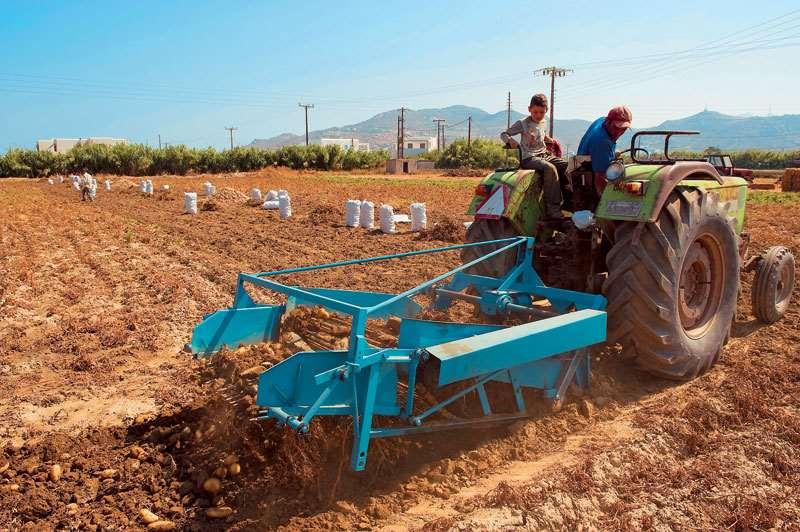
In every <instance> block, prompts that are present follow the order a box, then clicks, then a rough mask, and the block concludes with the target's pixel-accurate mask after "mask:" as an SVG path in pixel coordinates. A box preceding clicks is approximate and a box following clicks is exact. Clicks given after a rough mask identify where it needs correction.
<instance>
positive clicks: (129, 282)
mask: <svg viewBox="0 0 800 532" xmlns="http://www.w3.org/2000/svg"><path fill="white" fill-rule="evenodd" d="M102 179H103V178H102V177H101V178H99V179H98V181H101V182H102ZM111 179H112V181H114V188H113V190H112V191H111V192H106V191H104V190H99V191H98V195H97V200H96V201H95V202H94V203H81V202H80V201H79V197H78V194H77V193H76V192H74V191H73V190H71V189H70V188H69V187H68V186H67V185H66V184H63V185H52V186H49V185H47V183H45V182H35V181H30V180H28V181H25V180H2V181H0V392H2V396H0V530H2V529H12V530H18V529H30V530H47V529H79V528H80V529H89V530H103V529H137V528H145V527H147V523H148V521H152V520H153V519H154V518H158V520H159V521H158V522H159V523H160V524H159V525H155V526H154V525H151V529H162V530H167V529H171V528H170V527H173V528H174V529H190V530H206V529H222V528H225V529H233V530H263V529H274V528H280V527H286V528H288V529H328V528H334V529H356V528H357V529H372V528H389V529H392V528H393V529H397V530H401V529H409V528H412V529H414V528H422V529H428V530H448V529H451V528H467V529H498V528H516V527H523V528H529V529H532V530H539V529H543V528H560V529H578V528H581V527H582V528H597V529H608V528H611V529H643V528H652V529H659V530H667V529H686V528H703V529H719V528H733V529H740V530H748V529H761V528H778V529H781V528H785V529H794V528H798V527H800V509H799V508H800V490H798V488H797V486H800V347H798V344H800V289H798V288H796V289H795V293H794V298H793V302H792V305H793V306H792V308H791V310H790V312H789V314H788V315H787V316H786V317H785V318H784V320H783V321H781V322H779V323H777V324H775V325H771V326H764V325H762V324H760V323H759V322H757V321H756V320H755V319H754V318H753V317H752V316H751V315H750V310H749V309H750V305H749V283H750V279H749V278H745V280H744V282H743V287H742V292H741V296H740V308H739V311H738V314H737V317H736V323H735V324H734V329H733V337H732V338H731V340H730V343H729V344H728V346H727V347H726V349H725V351H724V353H723V356H722V359H721V361H720V362H719V363H718V364H717V365H716V366H715V367H714V368H713V369H712V370H711V371H710V372H708V373H707V374H705V375H703V376H702V377H700V378H698V379H696V380H694V381H692V382H690V383H686V384H680V385H679V384H675V383H671V382H666V381H660V380H657V379H654V378H652V377H649V376H648V375H645V374H642V373H640V372H638V371H637V370H635V369H633V368H630V367H628V366H626V365H625V364H624V363H623V362H622V361H621V360H620V359H619V356H618V353H617V351H616V349H614V348H604V349H600V350H597V352H596V353H595V355H594V356H595V359H596V360H595V361H594V383H593V389H592V392H591V395H590V396H587V397H584V398H580V399H579V400H577V401H574V402H571V403H569V404H568V405H566V407H565V408H564V409H563V410H562V411H561V412H559V413H558V414H548V415H542V416H541V417H537V418H534V419H531V420H530V421H525V422H520V423H517V424H515V425H513V426H511V427H505V428H498V429H492V430H488V431H487V430H481V431H480V432H472V433H470V432H454V433H451V434H441V435H434V436H425V437H415V438H410V439H407V440H381V441H380V442H379V443H378V444H376V445H374V446H373V447H372V448H371V450H370V462H369V465H368V469H367V471H366V472H365V473H363V474H360V475H355V474H352V473H350V472H349V470H348V464H347V461H348V457H349V441H350V440H349V434H348V427H346V426H342V425H341V424H337V423H336V422H335V420H333V419H323V420H318V421H315V423H316V425H315V426H314V427H313V430H312V431H311V433H310V434H309V435H308V436H307V437H305V438H303V439H298V438H297V437H296V436H295V435H293V434H290V433H288V432H287V431H284V430H275V429H274V428H273V427H271V426H269V425H263V424H262V425H260V424H256V423H250V422H248V421H247V418H248V415H249V412H250V411H251V410H250V404H249V403H248V394H249V393H252V390H251V388H250V386H251V384H252V372H248V369H252V368H253V367H255V366H258V365H259V364H261V363H265V364H269V363H271V362H274V361H277V360H279V359H281V358H282V357H284V356H286V355H287V354H289V353H290V352H291V351H292V349H291V345H290V343H289V340H288V339H286V338H283V339H282V341H281V343H278V344H272V345H268V346H267V345H265V346H261V347H258V348H252V349H249V348H248V349H240V350H238V351H236V352H232V353H225V354H223V355H222V356H219V357H216V358H215V359H214V360H213V361H212V362H210V363H201V362H197V361H194V360H192V358H191V357H190V356H189V355H187V354H186V353H184V352H182V351H181V348H182V346H183V344H184V343H185V342H187V341H188V339H189V337H190V334H191V330H192V327H193V326H194V324H196V323H197V322H199V321H200V320H201V319H202V317H203V315H204V314H207V313H209V312H212V311H214V310H216V309H220V308H225V307H228V306H229V305H230V304H231V301H232V294H233V289H234V285H235V279H236V274H237V273H238V272H240V271H265V270H271V269H278V268H286V267H292V266H301V265H307V264H315V263H320V262H329V261H334V260H341V259H350V258H357V257H363V256H370V255H379V254H386V253H393V252H401V251H409V250H414V249H422V248H425V247H432V246H438V245H446V244H448V243H450V242H454V241H461V239H463V227H462V225H461V222H462V221H465V220H466V218H464V217H463V216H462V211H463V209H464V206H465V205H466V204H467V202H468V200H469V198H470V195H471V193H472V189H473V187H474V185H475V183H476V182H477V179H476V178H458V177H441V176H424V177H418V178H405V179H396V180H389V179H387V178H385V177H380V176H367V175H354V176H344V175H338V174H327V173H320V174H316V173H295V172H289V171H281V170H269V171H264V172H258V173H252V174H238V175H232V176H198V177H192V178H182V177H155V178H153V181H154V184H155V188H156V189H158V188H159V186H160V185H161V184H165V183H167V184H169V185H170V187H171V190H170V191H168V192H164V193H159V192H157V193H156V194H155V195H154V196H153V197H145V196H143V195H141V194H139V193H138V192H137V190H136V186H135V184H136V180H134V179H126V178H119V177H111ZM207 179H209V180H211V181H212V182H214V184H215V185H216V186H217V191H218V198H217V200H216V208H215V209H214V210H201V212H200V213H199V214H198V215H197V216H189V215H184V214H182V211H183V198H182V196H183V194H182V192H183V191H184V190H196V191H199V190H200V188H201V183H202V182H203V181H205V180H207ZM252 186H259V187H260V188H261V189H262V190H266V189H286V190H288V191H289V192H290V194H291V196H292V204H293V211H294V216H293V217H292V218H291V219H290V220H287V221H280V220H279V219H278V215H277V212H276V211H264V210H262V209H260V208H257V207H250V206H247V205H246V203H245V201H244V199H243V198H244V194H247V193H248V191H249V189H250V187H252ZM770 194H772V195H764V196H760V197H758V198H754V199H758V201H751V202H750V206H749V208H748V221H747V225H748V230H749V232H750V234H751V237H752V242H753V244H752V248H753V251H759V250H761V249H763V248H766V247H768V246H771V245H777V244H781V245H786V246H788V247H790V248H791V249H792V251H793V252H794V254H795V256H797V257H800V218H798V216H797V215H796V212H797V210H798V209H799V208H800V198H798V197H797V195H789V194H785V195H782V196H781V195H780V193H770ZM348 198H366V199H369V200H371V201H373V202H375V203H376V204H379V203H381V202H383V203H391V204H393V205H394V206H395V209H396V211H399V212H408V205H409V204H410V203H411V202H414V201H424V202H425V203H426V204H427V206H428V211H429V214H428V220H429V226H433V225H434V224H436V223H437V222H438V223H439V225H438V226H436V228H435V230H434V231H430V232H429V233H427V234H424V235H419V234H412V233H409V232H407V230H406V229H407V226H403V225H401V226H400V227H399V228H400V232H399V233H398V234H396V235H383V234H380V233H379V232H367V231H364V230H360V229H359V230H353V229H348V228H346V227H344V226H343V221H344V215H343V207H344V201H345V200H346V199H348ZM201 203H202V200H201ZM456 264H458V256H457V253H451V254H449V255H435V256H422V257H418V258H414V259H409V260H407V261H402V262H401V261H392V262H389V263H383V264H374V265H365V266H358V267H355V268H352V269H349V270H347V273H346V274H343V273H342V271H340V270H326V271H323V272H318V273H314V274H303V275H297V276H295V277H293V278H291V280H293V281H297V282H300V283H303V284H306V285H316V286H329V287H335V286H338V287H346V288H353V289H373V290H375V289H378V290H382V291H400V290H402V289H403V288H407V287H410V286H413V285H415V284H416V283H418V282H420V281H422V280H423V279H426V278H430V277H432V276H434V275H435V274H437V273H440V272H442V271H445V270H446V269H447V268H448V267H452V266H454V265H456ZM799 275H800V273H799ZM209 477H214V478H217V479H219V482H218V483H217V482H215V481H211V482H208V478H209ZM143 509H145V510H148V511H149V512H152V514H154V515H150V514H147V513H142V510H143ZM159 527H161V528H159Z"/></svg>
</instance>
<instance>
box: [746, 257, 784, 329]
mask: <svg viewBox="0 0 800 532" xmlns="http://www.w3.org/2000/svg"><path fill="white" fill-rule="evenodd" d="M793 289H794V256H793V255H792V252H791V251H789V250H788V249H787V248H785V247H783V246H773V247H771V248H769V249H768V250H767V252H766V253H764V255H763V256H762V257H761V259H760V261H759V262H758V266H756V275H755V278H754V279H753V287H752V288H751V300H752V304H753V314H755V316H756V318H758V319H759V320H760V321H762V322H763V323H775V322H776V321H778V320H779V319H781V318H782V317H783V315H784V314H785V313H786V309H787V308H789V300H790V299H791V298H792V290H793Z"/></svg>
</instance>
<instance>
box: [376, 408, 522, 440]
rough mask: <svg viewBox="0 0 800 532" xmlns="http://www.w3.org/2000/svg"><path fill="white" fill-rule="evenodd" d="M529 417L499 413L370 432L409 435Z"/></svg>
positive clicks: (385, 436)
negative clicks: (476, 417)
mask: <svg viewBox="0 0 800 532" xmlns="http://www.w3.org/2000/svg"><path fill="white" fill-rule="evenodd" d="M529 417H531V415H530V414H528V413H525V414H500V415H497V414H496V415H492V416H486V417H482V418H478V419H459V420H455V421H448V422H441V423H428V424H426V425H420V426H418V427H396V428H395V427H392V428H389V427H385V428H384V427H380V428H375V429H373V430H372V431H371V432H370V437H372V438H390V437H393V436H410V435H413V434H424V433H427V432H438V431H442V430H454V429H469V428H473V427H476V426H487V425H489V426H491V425H497V424H501V423H509V422H511V421H517V420H519V419H525V418H529Z"/></svg>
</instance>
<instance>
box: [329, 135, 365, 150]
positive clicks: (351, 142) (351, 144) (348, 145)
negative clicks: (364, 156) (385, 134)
mask: <svg viewBox="0 0 800 532" xmlns="http://www.w3.org/2000/svg"><path fill="white" fill-rule="evenodd" d="M319 143H320V144H321V145H322V146H341V147H342V148H344V149H346V150H356V151H369V143H368V142H361V141H360V140H358V139H325V138H323V139H320V140H319Z"/></svg>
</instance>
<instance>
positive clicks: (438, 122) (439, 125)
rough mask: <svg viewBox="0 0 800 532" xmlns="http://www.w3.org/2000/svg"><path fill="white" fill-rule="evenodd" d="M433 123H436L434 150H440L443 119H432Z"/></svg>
mask: <svg viewBox="0 0 800 532" xmlns="http://www.w3.org/2000/svg"><path fill="white" fill-rule="evenodd" d="M433 121H434V122H436V149H437V150H441V149H442V122H444V118H434V119H433Z"/></svg>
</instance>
